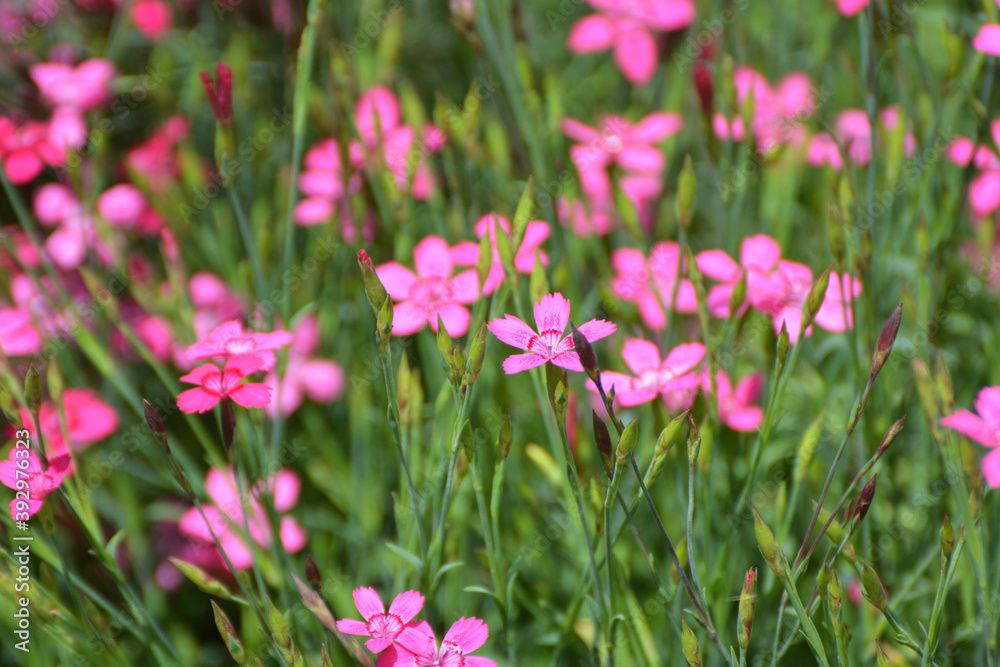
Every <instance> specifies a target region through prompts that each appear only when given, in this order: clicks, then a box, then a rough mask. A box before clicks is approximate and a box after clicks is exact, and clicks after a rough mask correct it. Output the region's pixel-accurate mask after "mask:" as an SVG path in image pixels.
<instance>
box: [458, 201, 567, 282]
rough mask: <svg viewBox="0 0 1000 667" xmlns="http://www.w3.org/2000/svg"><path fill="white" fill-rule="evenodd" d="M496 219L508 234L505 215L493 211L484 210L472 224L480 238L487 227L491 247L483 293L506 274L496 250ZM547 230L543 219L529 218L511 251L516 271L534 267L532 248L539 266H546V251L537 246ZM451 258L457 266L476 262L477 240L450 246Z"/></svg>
mask: <svg viewBox="0 0 1000 667" xmlns="http://www.w3.org/2000/svg"><path fill="white" fill-rule="evenodd" d="M498 223H499V226H500V230H501V232H503V233H505V234H507V237H508V238H509V237H510V234H511V228H510V221H509V220H508V219H507V218H506V217H504V216H502V215H497V214H496V213H487V214H486V215H484V216H483V217H481V218H479V221H478V222H477V223H476V228H475V229H476V236H477V237H478V238H480V239H481V238H483V236H485V235H486V233H487V231H489V235H490V245H491V246H492V247H493V263H492V264H491V265H490V271H489V274H487V276H486V284H484V285H483V294H484V295H486V296H489V295H490V294H493V292H495V291H496V289H497V287H499V286H500V283H502V282H503V279H504V278H505V277H506V273H504V269H503V262H502V261H500V251H499V250H497V224H498ZM551 233H552V230H550V229H549V223H547V222H545V221H544V220H531V221H529V222H528V225H527V227H525V230H524V238H523V239H522V241H521V246H520V247H519V248H518V249H517V252H516V253H515V255H514V268H515V269H517V270H518V271H519V272H520V273H524V274H530V273H531V270H532V269H533V268H535V252H536V251H537V252H538V255H539V259H540V260H541V262H542V266H548V265H549V255H548V253H546V252H545V251H544V250H542V249H541V245H542V243H544V242H545V240H546V239H548V238H549V235H550V234H551ZM510 245H511V246H513V240H511V242H510ZM451 259H452V261H453V262H455V264H458V265H459V266H475V265H476V262H478V261H479V244H478V243H473V242H472V241H462V242H461V243H459V244H457V245H455V246H454V247H453V248H452V249H451Z"/></svg>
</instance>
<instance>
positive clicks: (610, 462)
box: [591, 410, 614, 477]
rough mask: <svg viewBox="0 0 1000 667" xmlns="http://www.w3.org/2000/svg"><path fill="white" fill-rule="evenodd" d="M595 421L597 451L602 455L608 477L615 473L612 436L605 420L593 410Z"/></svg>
mask: <svg viewBox="0 0 1000 667" xmlns="http://www.w3.org/2000/svg"><path fill="white" fill-rule="evenodd" d="M591 412H592V413H593V419H594V441H595V442H596V443H597V451H599V452H600V453H601V460H602V461H603V462H604V469H605V470H606V471H607V473H608V477H611V474H612V473H613V472H614V459H613V458H612V456H613V453H614V452H613V450H612V448H611V434H610V433H608V427H607V426H606V425H605V424H604V420H602V419H601V418H600V417H598V416H597V411H596V410H591Z"/></svg>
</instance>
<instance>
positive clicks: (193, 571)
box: [167, 556, 233, 600]
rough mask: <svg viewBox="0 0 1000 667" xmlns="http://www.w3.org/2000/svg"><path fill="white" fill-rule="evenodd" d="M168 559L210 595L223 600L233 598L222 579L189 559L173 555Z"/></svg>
mask: <svg viewBox="0 0 1000 667" xmlns="http://www.w3.org/2000/svg"><path fill="white" fill-rule="evenodd" d="M167 560H169V561H170V562H171V563H173V564H174V567H176V568H177V569H178V570H180V571H181V574H183V575H184V576H185V577H187V578H188V580H189V581H190V582H191V583H193V584H194V585H195V586H197V587H198V588H200V589H201V590H203V591H205V592H206V593H208V594H209V595H214V596H215V597H217V598H221V599H223V600H231V599H232V597H233V596H232V595H230V593H229V589H228V588H226V587H225V586H224V585H223V584H222V582H221V581H219V580H218V579H216V578H214V577H212V576H211V575H209V574H208V573H207V572H205V571H204V570H202V569H201V568H199V567H197V566H196V565H192V564H191V563H188V562H187V561H183V560H181V559H180V558H174V557H173V556H168V557H167Z"/></svg>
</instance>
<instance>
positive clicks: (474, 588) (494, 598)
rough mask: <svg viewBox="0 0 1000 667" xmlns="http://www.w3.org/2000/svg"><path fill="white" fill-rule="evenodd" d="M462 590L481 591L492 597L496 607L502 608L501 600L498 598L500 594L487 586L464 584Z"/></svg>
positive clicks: (468, 591)
mask: <svg viewBox="0 0 1000 667" xmlns="http://www.w3.org/2000/svg"><path fill="white" fill-rule="evenodd" d="M463 590H465V592H466V593H481V594H483V595H488V596H490V597H491V598H493V600H494V601H495V602H496V603H497V606H498V607H500V608H501V609H503V600H501V599H500V596H498V595H497V594H496V593H494V592H493V591H491V590H489V589H487V588H483V587H482V586H466V587H465V588H464V589H463Z"/></svg>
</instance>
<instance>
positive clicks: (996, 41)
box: [972, 23, 1000, 56]
mask: <svg viewBox="0 0 1000 667" xmlns="http://www.w3.org/2000/svg"><path fill="white" fill-rule="evenodd" d="M972 48H974V49H975V50H976V51H981V52H982V53H985V54H986V55H988V56H1000V25H998V24H996V23H985V24H983V25H982V26H980V28H979V32H978V33H977V34H976V36H975V37H973V38H972Z"/></svg>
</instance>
